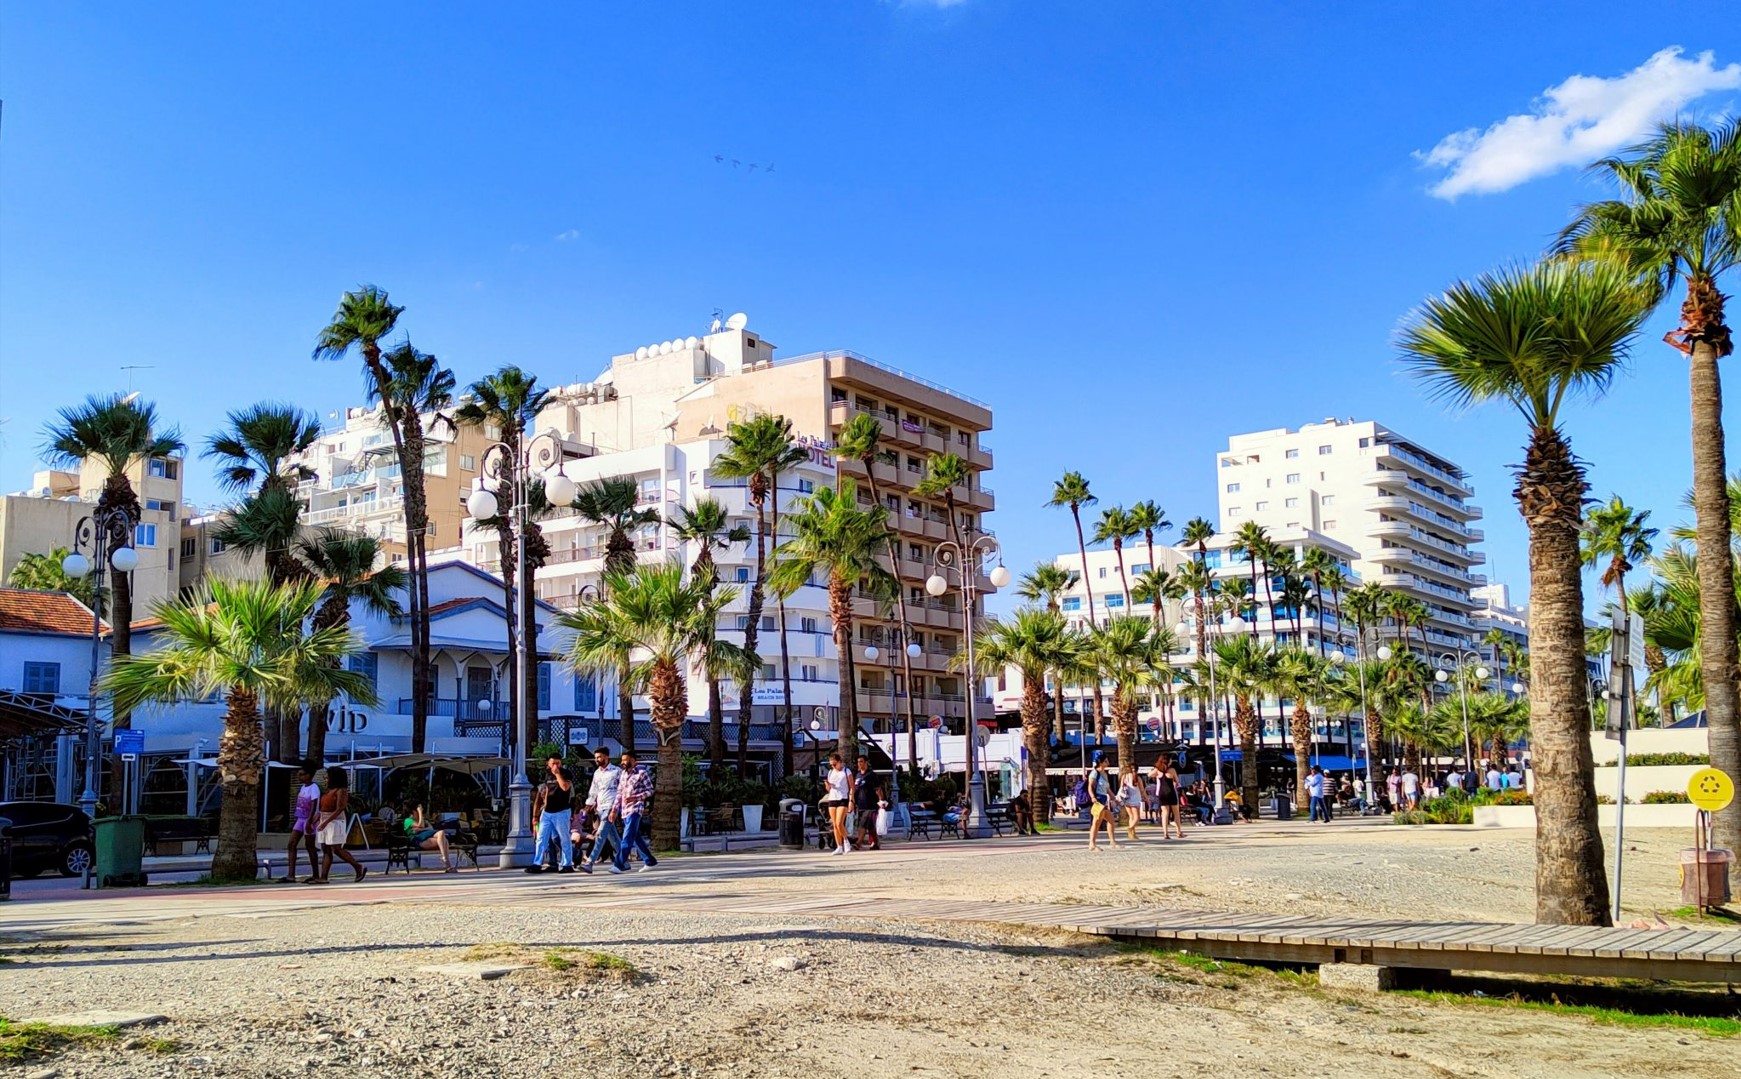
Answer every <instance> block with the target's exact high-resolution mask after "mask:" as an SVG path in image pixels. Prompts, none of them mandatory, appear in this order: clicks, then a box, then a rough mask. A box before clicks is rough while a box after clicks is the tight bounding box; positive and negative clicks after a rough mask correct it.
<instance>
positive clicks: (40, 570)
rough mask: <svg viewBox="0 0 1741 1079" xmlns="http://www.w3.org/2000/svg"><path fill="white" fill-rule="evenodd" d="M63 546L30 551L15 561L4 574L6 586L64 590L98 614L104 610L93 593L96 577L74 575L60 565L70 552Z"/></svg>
mask: <svg viewBox="0 0 1741 1079" xmlns="http://www.w3.org/2000/svg"><path fill="white" fill-rule="evenodd" d="M71 553H72V552H71V551H68V550H67V549H66V548H65V547H56V548H55V549H54V550H52V551H50V552H48V553H47V554H40V553H37V552H34V551H33V552H30V553H28V554H25V555H24V556H23V557H21V558H20V559H19V560H18V564H17V565H16V566H13V567H12V572H11V573H9V574H7V575H6V586H7V587H8V588H28V589H30V590H32V591H35V592H65V593H67V594H68V595H70V596H72V597H73V598H74V599H76V600H78V601H79V602H80V603H82V604H84V605H85V606H87V607H90V608H91V609H92V610H94V611H96V612H97V613H98V614H99V615H100V614H102V613H103V611H102V608H101V606H100V605H99V601H98V598H97V596H96V593H95V580H94V578H92V577H91V576H90V575H89V574H86V575H85V576H83V577H74V576H72V575H71V574H69V573H68V572H67V571H66V570H64V569H62V568H61V563H62V562H65V561H66V559H67V556H68V555H69V554H71Z"/></svg>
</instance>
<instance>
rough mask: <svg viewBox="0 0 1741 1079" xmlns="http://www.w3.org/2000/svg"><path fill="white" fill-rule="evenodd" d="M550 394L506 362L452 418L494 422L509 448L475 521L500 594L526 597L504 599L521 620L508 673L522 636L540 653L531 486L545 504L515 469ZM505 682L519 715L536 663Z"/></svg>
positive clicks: (533, 730)
mask: <svg viewBox="0 0 1741 1079" xmlns="http://www.w3.org/2000/svg"><path fill="white" fill-rule="evenodd" d="M548 398H549V391H547V390H543V389H540V388H539V386H538V376H537V375H532V374H528V373H527V372H525V371H523V370H521V369H520V368H519V367H516V366H514V365H513V364H507V365H504V366H502V367H500V368H498V369H497V370H496V371H495V373H494V374H491V375H487V376H485V377H484V378H480V379H478V380H477V381H476V382H473V383H472V384H471V385H470V386H469V387H467V388H466V394H465V397H464V398H462V400H461V403H460V406H459V408H457V409H455V410H454V413H453V422H454V423H456V424H458V425H460V426H462V427H493V428H495V429H496V430H498V431H500V432H501V442H502V444H503V445H504V446H506V447H507V453H506V454H504V455H503V457H502V472H501V473H500V474H499V477H498V479H499V482H498V483H497V485H496V490H495V491H494V494H495V496H496V505H497V507H498V509H497V511H496V515H495V516H494V517H491V518H488V519H486V520H483V521H479V522H478V525H479V526H480V527H483V528H488V529H490V530H492V531H494V532H495V533H496V539H497V544H496V546H497V549H498V551H499V554H500V558H501V572H502V591H503V594H504V597H505V598H508V599H510V600H511V599H512V598H513V597H515V596H516V594H517V595H519V596H520V597H521V598H522V599H523V600H524V602H520V603H509V604H508V607H509V609H510V610H513V611H514V612H515V615H516V617H518V618H519V620H520V632H519V634H518V635H516V634H515V633H514V632H513V630H512V629H510V630H509V631H508V635H507V642H506V643H507V661H506V662H507V668H508V670H509V671H510V672H519V671H521V664H520V655H519V653H520V646H519V642H520V641H525V642H526V651H527V654H528V656H531V657H536V656H537V655H538V613H537V604H536V597H537V594H538V590H537V588H536V577H537V573H538V569H539V568H540V567H541V566H542V565H543V564H544V560H545V559H546V558H548V557H549V549H548V544H546V543H545V541H544V531H543V529H542V528H540V527H539V525H538V523H537V521H536V520H535V518H536V517H537V516H538V514H537V512H536V508H537V507H535V506H534V504H533V500H532V497H531V495H532V491H533V490H534V489H536V490H537V491H538V492H539V501H540V502H542V503H543V508H544V509H545V510H546V511H548V509H549V506H548V502H547V500H545V499H544V498H543V496H542V491H543V484H542V482H540V481H538V480H535V479H533V478H532V477H531V476H526V477H521V476H519V475H518V472H519V468H520V457H521V452H522V449H523V447H524V446H525V443H526V432H527V430H528V429H529V428H531V427H533V426H534V425H535V424H536V423H537V422H538V413H539V412H540V411H542V410H543V408H544V404H545V401H546V400H547V399H548ZM521 479H524V480H525V481H526V483H527V496H528V497H527V510H528V512H527V513H526V514H524V515H523V517H522V518H521V521H522V526H521V527H520V528H519V529H515V528H514V527H513V521H514V518H515V517H516V516H517V515H516V514H515V512H514V509H513V506H514V488H515V485H516V484H517V483H518V482H519V481H520V480H521ZM521 543H524V544H525V545H526V577H527V580H526V581H525V582H524V585H523V587H521V588H520V590H519V592H518V593H516V591H515V588H516V585H517V584H518V582H517V580H516V578H518V576H519V572H520V566H519V562H520V550H519V545H520V544H521ZM508 686H509V690H510V692H509V699H508V713H509V714H510V715H514V716H518V715H519V714H520V711H519V702H520V701H521V700H522V699H524V700H528V701H536V700H537V699H538V664H537V662H536V661H535V660H534V661H530V662H527V663H526V664H525V666H524V672H523V679H517V678H516V677H515V676H513V675H510V676H509V679H508ZM526 720H527V729H525V730H522V731H520V732H519V734H518V737H519V738H521V739H524V740H525V741H524V743H523V744H524V745H526V746H528V747H530V746H531V745H532V744H533V743H534V742H536V741H537V733H538V730H537V724H538V715H537V710H536V709H530V708H529V709H527V710H526Z"/></svg>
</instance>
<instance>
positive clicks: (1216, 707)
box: [1179, 614, 1246, 812]
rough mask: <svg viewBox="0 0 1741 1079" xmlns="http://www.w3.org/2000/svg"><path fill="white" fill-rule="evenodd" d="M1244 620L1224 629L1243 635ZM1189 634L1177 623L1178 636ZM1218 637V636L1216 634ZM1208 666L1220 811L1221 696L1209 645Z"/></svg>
mask: <svg viewBox="0 0 1741 1079" xmlns="http://www.w3.org/2000/svg"><path fill="white" fill-rule="evenodd" d="M1245 627H1246V622H1245V619H1243V618H1241V617H1239V616H1238V615H1237V614H1236V615H1234V616H1233V617H1232V618H1231V619H1229V620H1228V621H1227V623H1226V626H1225V628H1226V629H1230V630H1232V631H1233V632H1235V633H1244V632H1245ZM1190 632H1191V625H1190V623H1189V622H1180V623H1179V636H1181V637H1184V636H1186V635H1188V634H1189V633H1190ZM1218 636H1219V634H1218ZM1203 659H1204V661H1205V662H1207V663H1208V664H1209V729H1210V732H1211V733H1212V734H1213V735H1214V736H1215V809H1216V811H1217V812H1219V811H1220V809H1221V806H1222V804H1223V802H1224V800H1225V799H1226V796H1227V781H1226V779H1225V778H1223V776H1222V774H1221V694H1219V693H1217V692H1216V691H1215V647H1214V645H1210V647H1209V654H1208V655H1207V656H1204V657H1203Z"/></svg>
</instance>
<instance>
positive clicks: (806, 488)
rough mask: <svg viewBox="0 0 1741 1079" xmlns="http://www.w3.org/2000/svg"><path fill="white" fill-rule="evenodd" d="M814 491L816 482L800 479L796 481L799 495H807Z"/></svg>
mask: <svg viewBox="0 0 1741 1079" xmlns="http://www.w3.org/2000/svg"><path fill="white" fill-rule="evenodd" d="M814 490H816V482H815V481H814V480H806V479H800V480H799V481H798V493H799V494H803V495H807V494H810V493H811V492H812V491H814Z"/></svg>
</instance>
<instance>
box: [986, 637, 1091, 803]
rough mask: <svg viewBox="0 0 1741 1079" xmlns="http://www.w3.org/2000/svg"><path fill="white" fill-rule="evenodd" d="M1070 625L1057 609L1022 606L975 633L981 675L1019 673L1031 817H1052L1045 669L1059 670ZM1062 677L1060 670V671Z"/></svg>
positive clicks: (1066, 651) (1064, 662)
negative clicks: (1007, 672)
mask: <svg viewBox="0 0 1741 1079" xmlns="http://www.w3.org/2000/svg"><path fill="white" fill-rule="evenodd" d="M1071 647H1072V645H1071V640H1070V631H1069V629H1068V627H1067V623H1066V622H1065V620H1064V616H1063V615H1062V614H1061V613H1059V612H1058V611H1055V610H1049V609H1048V610H1040V609H1037V608H1033V607H1022V608H1019V609H1017V610H1016V612H1015V613H1014V614H1012V615H1010V616H1009V617H1008V618H1002V619H992V620H991V621H990V622H988V623H986V625H985V626H984V628H982V629H981V630H980V631H979V634H978V636H977V637H976V638H975V639H974V660H975V661H976V662H977V663H978V664H979V671H978V674H979V676H980V677H992V676H995V675H997V674H1001V673H1002V672H1003V671H1004V670H1005V669H1006V668H1009V667H1014V668H1015V669H1016V671H1017V673H1019V674H1020V675H1021V679H1022V703H1021V715H1022V739H1023V741H1024V742H1025V743H1026V744H1027V750H1028V776H1027V783H1028V791H1029V794H1028V798H1029V801H1030V802H1031V803H1032V804H1033V810H1034V819H1035V820H1038V821H1046V820H1050V819H1051V800H1052V784H1051V781H1050V780H1049V779H1048V778H1047V775H1046V767H1047V765H1048V763H1049V762H1050V761H1051V759H1052V749H1051V746H1050V745H1049V744H1048V742H1047V738H1046V695H1045V685H1046V675H1047V674H1048V673H1050V672H1053V671H1061V670H1062V669H1063V668H1064V667H1065V666H1066V665H1067V663H1068V660H1069V656H1070V652H1071ZM1060 678H1061V676H1060Z"/></svg>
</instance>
